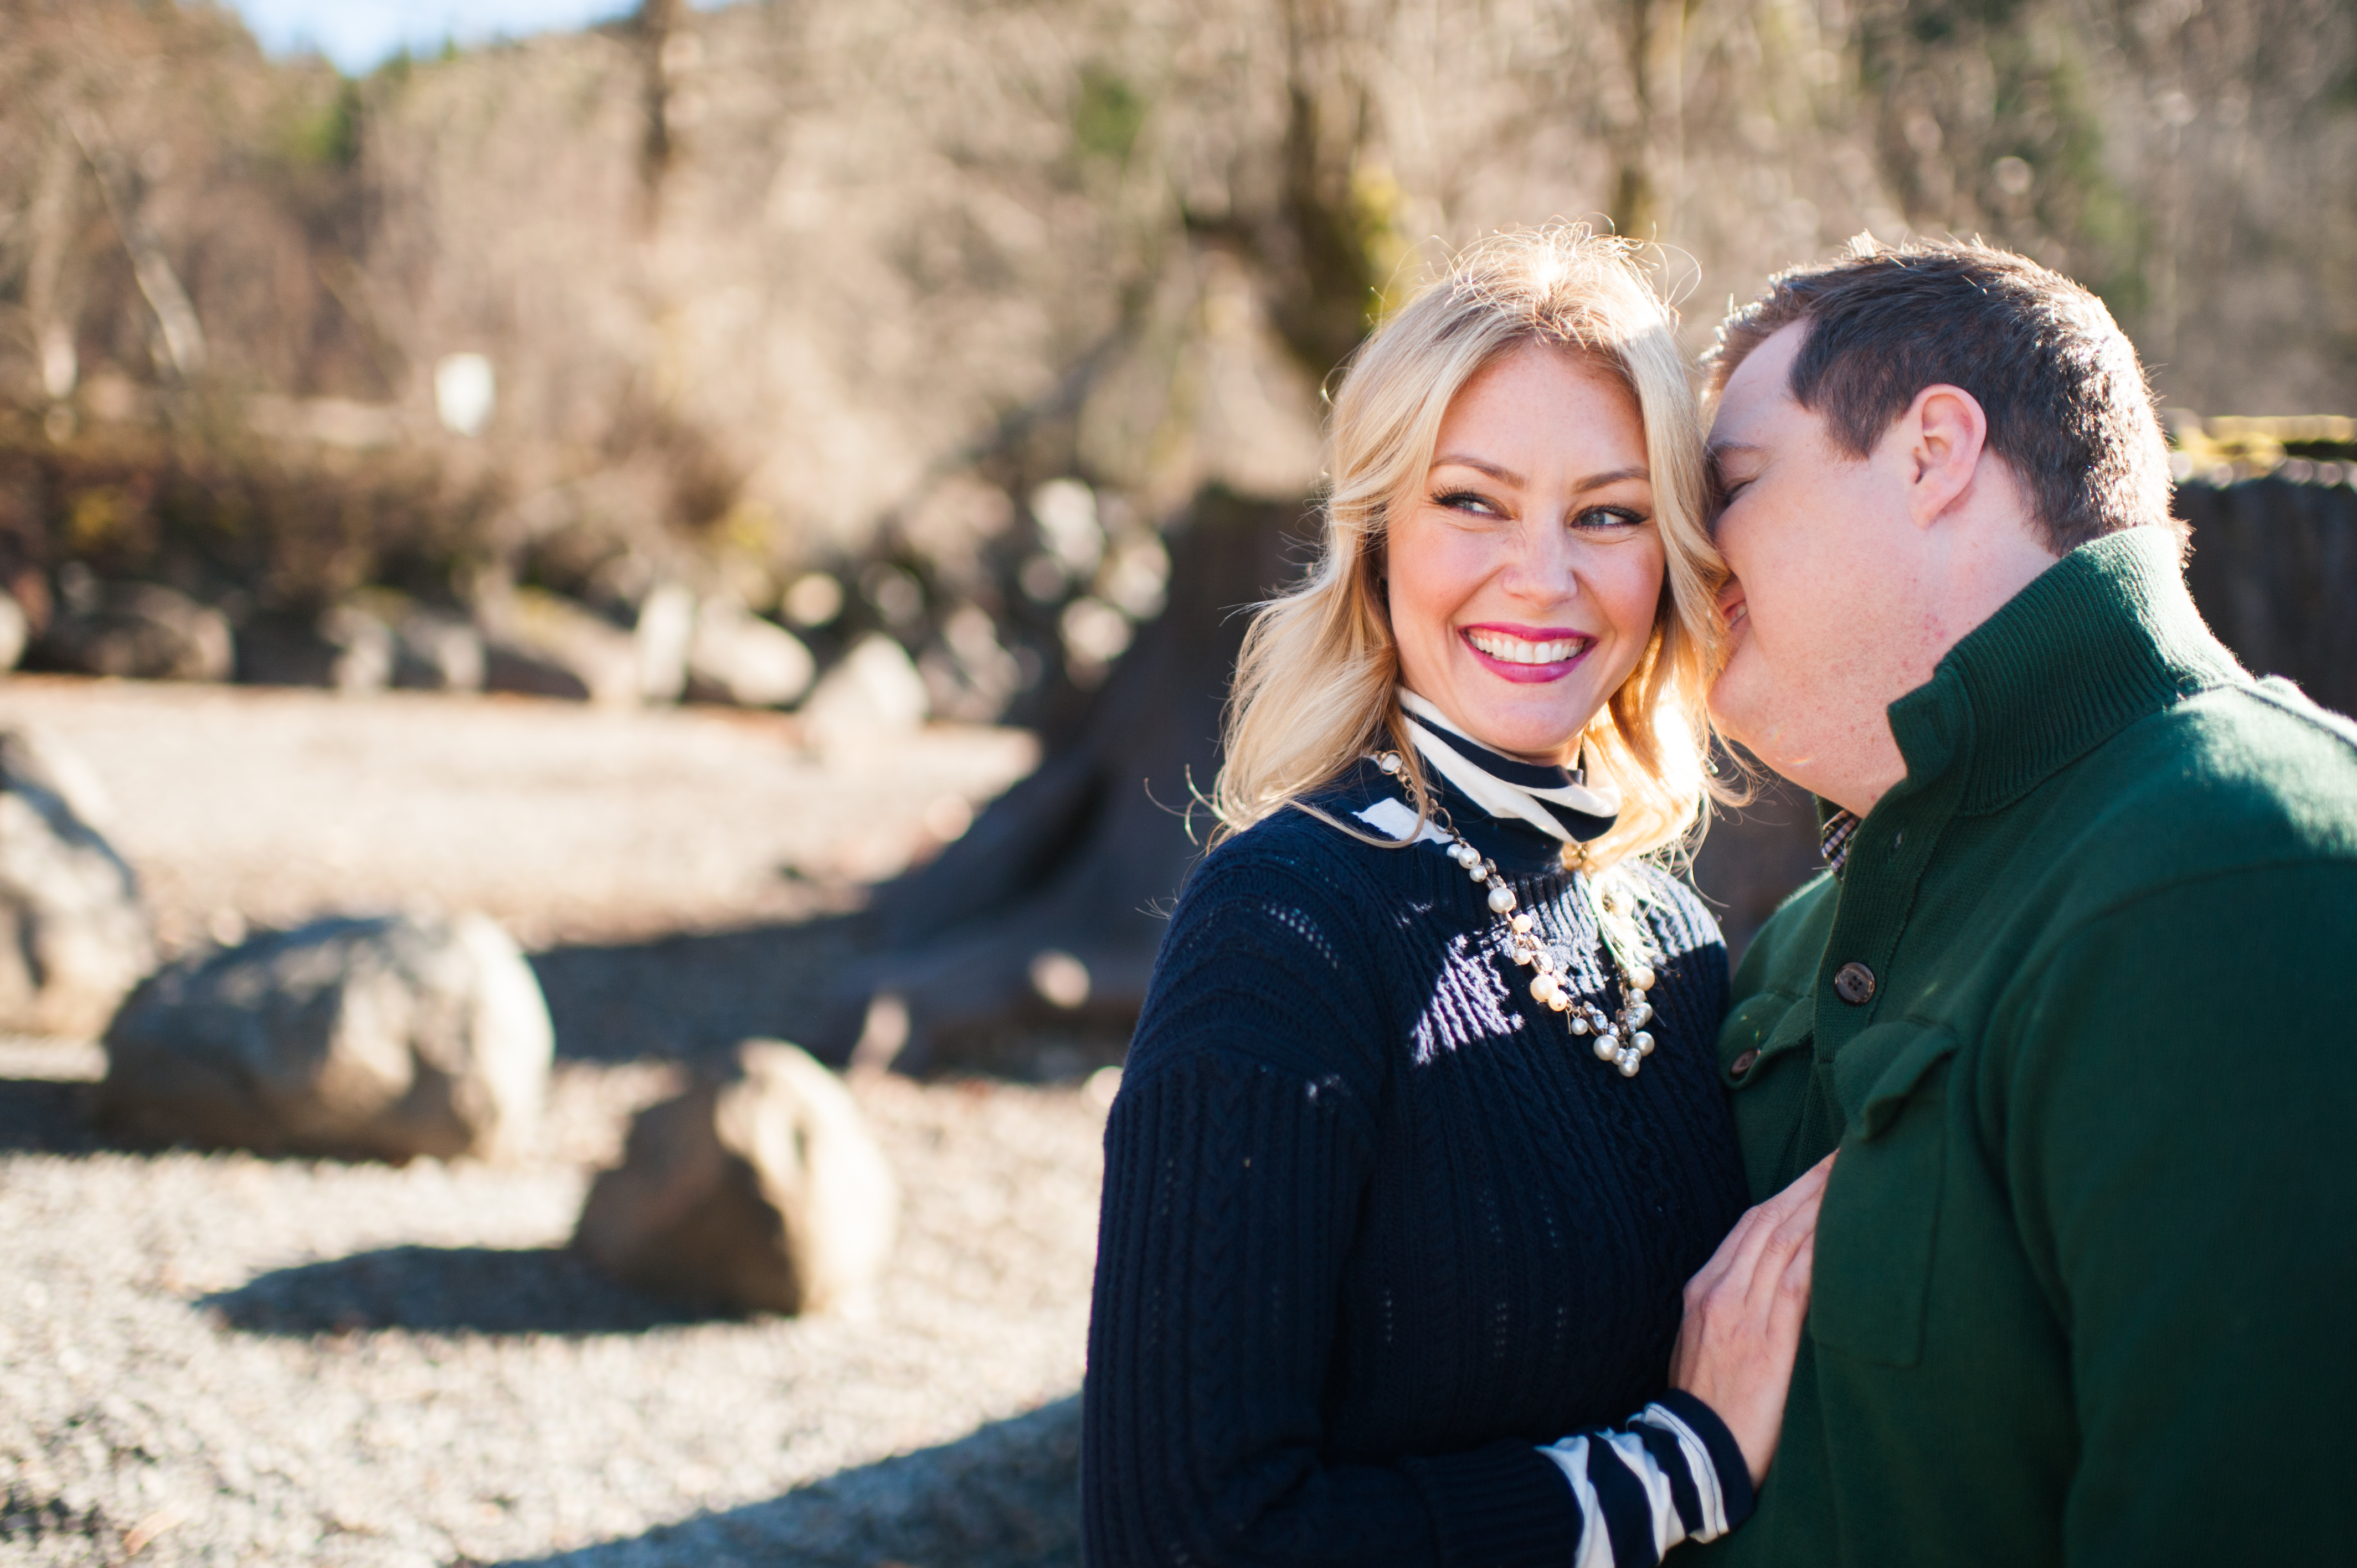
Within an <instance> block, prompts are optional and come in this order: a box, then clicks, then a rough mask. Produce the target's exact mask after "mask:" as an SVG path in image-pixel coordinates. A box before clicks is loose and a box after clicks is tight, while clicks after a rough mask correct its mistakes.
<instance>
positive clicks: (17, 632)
mask: <svg viewBox="0 0 2357 1568" xmlns="http://www.w3.org/2000/svg"><path fill="white" fill-rule="evenodd" d="M27 629H28V623H27V619H26V617H25V607H24V606H22V605H20V604H18V603H17V602H16V596H15V595H13V594H7V593H0V670H14V669H15V668H16V660H19V659H22V658H24V657H25V639H26V637H27Z"/></svg>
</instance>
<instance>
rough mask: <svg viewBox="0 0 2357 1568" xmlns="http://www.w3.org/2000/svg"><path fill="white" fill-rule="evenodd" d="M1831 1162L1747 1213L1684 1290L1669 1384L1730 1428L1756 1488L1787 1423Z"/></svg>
mask: <svg viewBox="0 0 2357 1568" xmlns="http://www.w3.org/2000/svg"><path fill="white" fill-rule="evenodd" d="M1833 1164H1834V1157H1833V1155H1826V1156H1825V1157H1824V1159H1822V1160H1820V1161H1818V1162H1817V1163H1816V1164H1815V1165H1812V1166H1811V1167H1810V1168H1809V1170H1808V1172H1807V1173H1806V1174H1805V1175H1803V1176H1802V1177H1801V1178H1800V1180H1798V1181H1796V1182H1794V1183H1793V1184H1792V1186H1790V1187H1786V1188H1785V1189H1784V1190H1783V1191H1781V1192H1780V1193H1778V1194H1777V1195H1776V1196H1775V1197H1771V1198H1770V1199H1769V1200H1768V1201H1767V1202H1765V1203H1763V1204H1761V1205H1760V1206H1759V1207H1758V1208H1753V1209H1751V1210H1749V1212H1748V1213H1746V1214H1745V1215H1744V1216H1743V1218H1742V1219H1740V1220H1739V1221H1738V1222H1737V1224H1736V1227H1735V1229H1734V1230H1730V1231H1728V1232H1727V1240H1724V1241H1721V1242H1720V1243H1719V1244H1718V1251H1716V1252H1714V1253H1712V1254H1711V1259H1710V1262H1707V1263H1705V1264H1704V1265H1703V1266H1702V1269H1701V1272H1700V1273H1696V1274H1695V1277H1694V1278H1693V1279H1691V1280H1689V1281H1687V1282H1686V1294H1685V1321H1684V1323H1682V1324H1680V1325H1679V1326H1678V1348H1677V1349H1676V1350H1675V1351H1674V1352H1673V1353H1672V1355H1671V1357H1670V1384H1671V1386H1672V1387H1674V1388H1678V1389H1683V1390H1684V1391H1686V1392H1687V1393H1690V1394H1692V1395H1694V1396H1695V1398H1696V1399H1698V1400H1700V1401H1702V1402H1703V1403H1705V1404H1706V1405H1708V1406H1710V1408H1711V1412H1712V1413H1714V1414H1715V1415H1717V1417H1718V1419H1719V1420H1721V1421H1723V1422H1725V1423H1727V1431H1729V1432H1731V1433H1733V1434H1735V1441H1736V1442H1737V1444H1739V1445H1740V1446H1741V1447H1742V1449H1743V1457H1744V1461H1745V1463H1747V1464H1748V1465H1749V1466H1750V1467H1751V1484H1752V1485H1753V1486H1755V1487H1756V1486H1758V1485H1759V1484H1760V1482H1761V1481H1763V1480H1765V1479H1767V1477H1768V1462H1769V1461H1770V1459H1773V1458H1774V1457H1775V1456H1776V1437H1777V1434H1779V1433H1780V1432H1781V1430H1782V1429H1783V1425H1784V1395H1785V1394H1786V1392H1787V1391H1789V1390H1790V1389H1791V1388H1792V1358H1793V1357H1794V1356H1795V1355H1797V1354H1798V1353H1799V1351H1800V1348H1801V1322H1802V1319H1803V1318H1804V1317H1806V1316H1808V1311H1809V1262H1810V1260H1811V1259H1812V1258H1813V1257H1814V1256H1815V1251H1816V1240H1817V1203H1818V1201H1819V1200H1820V1199H1821V1198H1823V1197H1824V1191H1825V1176H1826V1175H1827V1174H1828V1173H1829V1172H1830V1171H1831V1170H1832V1169H1833Z"/></svg>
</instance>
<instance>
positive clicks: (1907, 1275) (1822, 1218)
mask: <svg viewBox="0 0 2357 1568" xmlns="http://www.w3.org/2000/svg"><path fill="white" fill-rule="evenodd" d="M1956 1046H1957V1040H1956V1036H1954V1035H1953V1034H1951V1033H1949V1032H1948V1031H1947V1030H1946V1029H1944V1028H1942V1027H1940V1026H1937V1025H1924V1024H1913V1023H1904V1022H1901V1023H1890V1024H1877V1025H1875V1026H1872V1027H1870V1028H1867V1029H1865V1030H1862V1031H1860V1032H1859V1034H1858V1035H1857V1037H1856V1038H1854V1039H1852V1040H1850V1041H1849V1042H1848V1043H1847V1044H1846V1045H1845V1046H1843V1047H1842V1048H1841V1052H1840V1054H1839V1055H1838V1056H1836V1057H1835V1058H1834V1061H1833V1064H1832V1073H1831V1078H1832V1088H1833V1090H1834V1094H1835V1098H1836V1099H1837V1100H1838V1101H1840V1103H1841V1107H1842V1110H1843V1112H1844V1113H1845V1115H1846V1118H1847V1131H1846V1133H1845V1134H1844V1136H1843V1138H1842V1143H1841V1157H1840V1158H1839V1159H1837V1160H1835V1162H1834V1173H1833V1179H1832V1180H1830V1181H1829V1182H1827V1183H1826V1184H1825V1197H1824V1208H1822V1209H1821V1210H1820V1211H1819V1212H1818V1216H1817V1246H1816V1262H1815V1270H1816V1276H1815V1281H1814V1283H1813V1286H1812V1288H1811V1293H1810V1305H1809V1331H1810V1333H1811V1335H1812V1337H1814V1338H1815V1340H1816V1341H1817V1343H1818V1344H1819V1345H1821V1346H1824V1347H1825V1348H1829V1349H1834V1350H1839V1351H1842V1352H1844V1353H1846V1354H1847V1355H1850V1356H1854V1357H1856V1358H1857V1359H1860V1360H1866V1361H1873V1362H1878V1363H1879V1364H1881V1365H1884V1366H1890V1367H1911V1366H1913V1365H1914V1364H1915V1363H1916V1361H1917V1360H1918V1359H1920V1358H1921V1355H1922V1353H1923V1316H1924V1307H1925V1304H1926V1303H1927V1301H1928V1300H1929V1298H1930V1292H1931V1279H1932V1241H1933V1240H1934V1237H1935V1234H1936V1231H1937V1230H1938V1226H1939V1219H1940V1187H1941V1182H1942V1179H1943V1172H1944V1170H1945V1167H1946V1165H1947V1152H1948V1105H1947V1098H1948V1097H1947V1081H1948V1065H1949V1061H1950V1058H1953V1056H1954V1055H1955V1051H1956Z"/></svg>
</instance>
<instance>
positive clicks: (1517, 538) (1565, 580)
mask: <svg viewBox="0 0 2357 1568" xmlns="http://www.w3.org/2000/svg"><path fill="white" fill-rule="evenodd" d="M1508 548H1509V549H1510V550H1511V551H1512V554H1511V555H1510V557H1509V558H1508V560H1507V562H1506V564H1505V567H1504V569H1503V571H1501V573H1500V575H1499V586H1501V587H1502V588H1504V589H1505V590H1506V592H1508V593H1510V594H1512V595H1513V596H1515V597H1517V598H1522V599H1529V600H1532V601H1534V602H1537V603H1544V604H1555V603H1560V602H1562V601H1563V600H1566V599H1570V598H1576V597H1577V596H1578V594H1579V563H1578V559H1577V549H1576V547H1575V545H1574V542H1573V541H1572V540H1571V539H1570V538H1569V537H1567V531H1566V530H1564V529H1561V528H1548V527H1525V528H1518V529H1516V530H1515V531H1514V538H1513V542H1512V544H1511V545H1510V546H1509V547H1508Z"/></svg>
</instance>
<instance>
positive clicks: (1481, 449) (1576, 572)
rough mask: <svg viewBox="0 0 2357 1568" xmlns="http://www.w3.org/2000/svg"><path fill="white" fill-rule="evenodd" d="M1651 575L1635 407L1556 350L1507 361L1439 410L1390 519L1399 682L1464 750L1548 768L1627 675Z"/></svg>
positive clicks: (1529, 351) (1651, 589) (1510, 355)
mask: <svg viewBox="0 0 2357 1568" xmlns="http://www.w3.org/2000/svg"><path fill="white" fill-rule="evenodd" d="M1662 569H1663V560H1662V535H1661V532H1660V530H1659V529H1658V528H1657V527H1655V525H1654V522H1653V487H1652V480H1651V478H1649V473H1648V468H1647V465H1646V461H1645V426H1644V422H1643V420H1642V418H1641V416H1640V415H1639V413H1638V412H1637V401H1636V399H1635V398H1634V397H1633V396H1632V395H1631V393H1630V392H1629V390H1628V388H1626V387H1625V386H1623V385H1622V384H1621V383H1620V382H1619V381H1616V380H1614V379H1613V378H1612V377H1611V376H1610V375H1609V374H1607V373H1605V372H1602V371H1598V370H1595V369H1593V368H1591V367H1590V366H1589V365H1588V364H1587V363H1586V362H1585V361H1583V360H1579V359H1577V358H1576V357H1574V356H1573V355H1571V354H1568V353H1566V352H1564V351H1563V350H1562V349H1555V348H1552V347H1549V346H1547V345H1544V344H1535V343H1534V344H1525V345H1523V347H1521V348H1519V349H1512V350H1510V351H1508V352H1507V353H1505V354H1503V355H1501V356H1500V357H1499V358H1498V359H1495V360H1491V362H1490V363H1489V364H1488V365H1486V366H1484V367H1483V368H1482V369H1481V371H1480V373H1479V374H1477V375H1475V376H1474V377H1473V379H1472V380H1470V381H1467V382H1466V383H1465V386H1464V388H1463V389H1462V390H1461V391H1459V392H1458V394H1457V396H1456V398H1455V400H1454V401H1452V402H1451V403H1449V405H1448V415H1447V416H1446V417H1445V418H1444V419H1442V421H1441V423H1440V437H1439V439H1438V440H1437V442H1436V443H1435V444H1434V446H1433V459H1432V467H1431V468H1430V469H1429V470H1428V471H1427V472H1426V476H1425V482H1424V485H1423V487H1422V488H1421V489H1420V490H1418V491H1416V492H1415V493H1413V494H1411V495H1410V496H1409V497H1408V498H1407V499H1406V500H1405V502H1404V503H1403V504H1402V505H1400V506H1398V507H1395V508H1394V510H1393V515H1392V520H1391V524H1390V528H1389V537H1388V539H1387V541H1386V542H1385V545H1384V570H1385V573H1386V575H1388V577H1389V578H1390V585H1391V587H1390V596H1391V616H1392V634H1393V636H1394V638H1395V639H1397V641H1398V643H1399V654H1400V668H1401V672H1402V675H1403V678H1404V679H1405V682H1406V684H1407V687H1408V689H1409V690H1410V691H1412V692H1415V693H1416V694H1417V695H1418V696H1420V697H1423V698H1424V699H1425V700H1426V701H1427V702H1430V703H1435V704H1437V706H1438V707H1439V709H1440V711H1441V712H1442V713H1444V714H1448V716H1449V717H1450V718H1451V719H1452V720H1454V721H1455V722H1456V723H1457V725H1458V727H1459V728H1461V729H1462V730H1463V731H1464V732H1465V733H1466V734H1467V735H1469V736H1472V737H1473V738H1474V739H1475V740H1478V741H1480V743H1481V744H1482V745H1484V746H1490V747H1491V748H1492V749H1493V750H1497V751H1503V752H1510V753H1512V754H1514V755H1516V756H1520V757H1533V758H1539V759H1544V760H1548V761H1552V760H1554V759H1555V757H1558V756H1560V755H1561V751H1562V747H1563V746H1565V744H1566V743H1567V742H1568V741H1569V740H1570V739H1571V738H1572V736H1576V735H1577V734H1578V733H1579V732H1580V730H1581V729H1582V728H1584V727H1585V726H1586V725H1587V721H1588V719H1589V718H1590V717H1591V716H1593V715H1594V714H1595V713H1596V710H1597V709H1598V708H1599V707H1601V706H1603V705H1604V702H1605V699H1606V698H1608V697H1609V696H1610V695H1611V694H1612V693H1613V692H1614V691H1616V690H1618V689H1619V687H1620V682H1623V681H1625V680H1627V679H1628V677H1629V672H1630V671H1631V670H1633V669H1635V668H1636V665H1637V660H1638V659H1639V657H1640V656H1641V655H1642V654H1643V652H1644V651H1645V645H1646V643H1647V642H1648V641H1650V640H1651V639H1652V633H1653V612H1654V607H1655V606H1656V605H1658V604H1659V603H1660V601H1661V594H1662Z"/></svg>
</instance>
